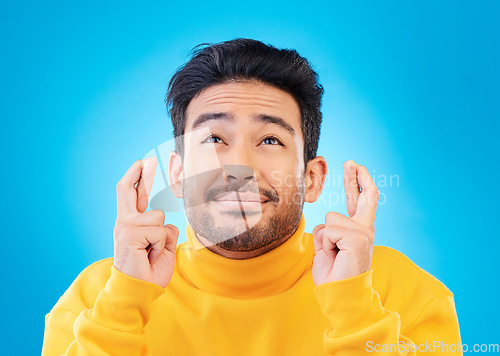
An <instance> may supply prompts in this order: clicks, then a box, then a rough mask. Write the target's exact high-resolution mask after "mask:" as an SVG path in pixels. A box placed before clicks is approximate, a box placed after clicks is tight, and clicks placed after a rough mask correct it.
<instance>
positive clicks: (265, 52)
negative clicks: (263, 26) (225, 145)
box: [165, 38, 324, 165]
mask: <svg viewBox="0 0 500 356" xmlns="http://www.w3.org/2000/svg"><path fill="white" fill-rule="evenodd" d="M318 79H319V78H318V74H317V73H316V72H315V71H314V70H313V68H312V66H311V64H310V63H309V62H308V61H307V60H306V59H305V58H304V57H301V56H300V55H299V54H298V53H297V51H295V50H290V49H278V48H276V47H274V46H271V45H268V44H264V43H262V42H260V41H256V40H253V39H247V38H237V39H234V40H231V41H225V42H220V43H216V44H208V43H202V44H200V45H198V46H196V47H194V48H193V50H192V51H191V55H190V59H189V60H188V61H187V62H186V63H185V64H184V65H182V66H181V67H179V68H178V69H177V71H176V73H175V74H174V75H173V76H172V78H171V79H170V82H169V85H168V91H167V96H166V100H165V101H166V104H167V108H168V110H169V113H170V118H171V120H172V126H173V128H174V137H175V138H176V141H175V142H176V144H175V150H176V151H177V152H179V153H180V155H181V157H182V156H183V152H184V141H183V140H182V137H183V135H184V130H185V123H186V110H187V107H188V105H189V103H190V102H191V100H192V99H193V98H194V97H195V96H196V95H198V94H199V93H200V92H201V91H203V90H204V89H206V88H208V87H210V86H212V85H215V84H223V83H227V82H234V81H236V82H238V81H249V80H250V81H251V80H257V81H258V82H262V83H264V84H267V85H271V86H274V87H276V88H278V89H281V90H283V91H285V92H287V93H288V94H290V95H291V96H292V97H293V98H294V99H295V101H296V102H297V104H298V106H299V108H300V112H301V126H302V135H303V137H304V163H305V165H307V163H308V162H309V160H311V159H312V158H314V157H316V152H317V149H318V142H319V134H320V128H321V121H322V114H321V100H322V97H323V91H324V90H323V86H322V85H321V84H320V83H319V80H318ZM177 138H181V139H177Z"/></svg>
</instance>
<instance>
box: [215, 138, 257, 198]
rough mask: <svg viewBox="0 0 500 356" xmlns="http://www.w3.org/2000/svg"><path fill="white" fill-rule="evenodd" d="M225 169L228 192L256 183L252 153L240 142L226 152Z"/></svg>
mask: <svg viewBox="0 0 500 356" xmlns="http://www.w3.org/2000/svg"><path fill="white" fill-rule="evenodd" d="M226 154H227V155H226V156H225V157H224V158H225V159H224V162H223V167H224V176H225V181H226V184H227V185H228V187H227V188H228V190H240V188H242V187H243V186H244V185H245V184H248V183H250V182H252V181H253V183H255V182H256V179H257V178H256V175H255V171H254V169H253V167H252V163H251V157H250V156H251V152H249V148H248V147H245V144H244V143H242V142H240V143H239V144H235V145H233V147H231V150H230V151H229V152H226Z"/></svg>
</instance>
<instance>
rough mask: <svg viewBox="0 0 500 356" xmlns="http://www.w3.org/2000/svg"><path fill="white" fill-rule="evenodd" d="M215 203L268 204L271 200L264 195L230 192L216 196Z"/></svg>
mask: <svg viewBox="0 0 500 356" xmlns="http://www.w3.org/2000/svg"><path fill="white" fill-rule="evenodd" d="M214 200H215V201H241V202H248V203H266V202H268V201H269V199H268V198H267V197H265V196H263V195H259V194H255V193H251V192H241V193H239V192H238V193H237V192H234V191H233V192H228V193H223V194H219V195H217V196H215V198H214Z"/></svg>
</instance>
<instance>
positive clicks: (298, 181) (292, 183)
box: [267, 170, 303, 195]
mask: <svg viewBox="0 0 500 356" xmlns="http://www.w3.org/2000/svg"><path fill="white" fill-rule="evenodd" d="M267 181H268V182H269V184H270V185H271V187H272V188H273V189H274V190H275V191H276V192H277V193H278V195H285V194H287V193H290V192H296V191H297V190H300V188H301V186H302V185H303V179H302V178H301V177H300V176H299V175H298V173H297V172H293V171H287V172H283V171H279V170H273V171H271V172H268V175H267Z"/></svg>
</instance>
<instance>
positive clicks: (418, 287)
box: [372, 246, 453, 300]
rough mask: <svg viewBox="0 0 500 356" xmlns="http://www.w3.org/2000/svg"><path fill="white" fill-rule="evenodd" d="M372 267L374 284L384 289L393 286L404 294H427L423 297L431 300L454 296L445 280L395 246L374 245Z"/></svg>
mask: <svg viewBox="0 0 500 356" xmlns="http://www.w3.org/2000/svg"><path fill="white" fill-rule="evenodd" d="M372 269H373V280H374V285H375V284H377V285H378V286H379V287H380V288H381V289H382V290H383V289H388V288H392V289H397V290H400V292H401V293H404V294H410V293H413V295H417V294H420V295H422V294H425V295H422V297H424V298H426V299H429V300H430V299H432V298H440V297H446V296H453V293H452V292H451V291H450V290H449V289H448V288H447V287H446V286H445V285H444V284H443V282H441V281H440V280H439V279H438V278H436V277H435V276H433V275H432V274H430V273H429V272H427V271H426V270H424V269H423V268H421V267H419V266H418V265H417V264H415V263H414V262H413V261H412V260H410V258H408V256H406V255H405V254H403V253H401V252H400V251H398V250H395V249H393V248H390V247H387V246H374V248H373V258H372ZM419 292H420V293H419Z"/></svg>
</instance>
